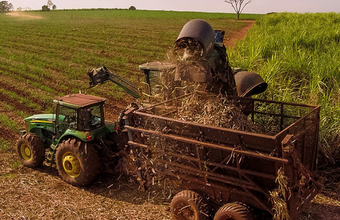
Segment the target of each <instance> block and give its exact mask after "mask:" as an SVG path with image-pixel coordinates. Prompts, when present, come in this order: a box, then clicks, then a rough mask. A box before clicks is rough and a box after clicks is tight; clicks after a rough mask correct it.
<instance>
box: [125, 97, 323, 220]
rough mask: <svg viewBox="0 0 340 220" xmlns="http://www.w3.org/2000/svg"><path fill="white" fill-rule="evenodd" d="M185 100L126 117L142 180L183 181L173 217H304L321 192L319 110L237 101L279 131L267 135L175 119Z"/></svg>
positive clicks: (258, 121) (257, 120)
mask: <svg viewBox="0 0 340 220" xmlns="http://www.w3.org/2000/svg"><path fill="white" fill-rule="evenodd" d="M184 98H185V97H184ZM181 99H183V97H181V98H177V99H173V100H170V101H167V102H163V103H160V104H157V105H153V106H151V107H148V108H144V109H139V110H136V109H135V110H131V109H130V110H128V111H126V117H125V118H126V125H125V128H126V129H127V131H128V135H129V142H128V143H129V146H130V147H131V149H132V150H131V151H132V152H133V153H134V157H135V160H136V161H137V164H138V166H139V172H138V179H139V180H140V181H141V183H142V184H143V185H144V186H147V185H148V184H149V185H150V184H151V183H150V182H152V179H153V175H154V174H155V173H156V174H158V175H159V174H161V175H165V176H167V177H173V178H174V179H177V180H178V181H179V182H180V186H181V189H183V191H181V192H179V193H178V194H177V195H175V196H174V197H173V199H172V202H171V204H170V209H171V216H172V218H173V219H216V220H217V219H259V218H264V217H265V216H273V215H279V216H280V215H281V217H282V216H283V215H289V217H290V219H296V218H297V216H298V215H299V213H301V211H302V210H304V208H306V206H308V204H309V203H310V201H311V200H312V199H313V198H314V196H315V195H316V194H317V193H318V192H320V190H321V188H322V178H318V177H316V175H315V173H316V169H317V152H318V132H319V111H320V107H319V106H311V105H304V104H293V103H284V102H275V101H265V100H258V99H250V98H239V97H238V98H232V99H231V100H232V101H233V103H236V104H237V103H247V106H248V109H251V111H250V114H249V117H251V119H252V120H253V122H254V124H264V125H265V126H267V129H268V128H269V130H270V132H271V133H270V134H261V133H253V132H245V131H239V130H233V129H227V128H221V127H214V126H209V125H205V124H200V123H195V122H188V121H183V120H178V119H175V118H174V116H175V115H176V113H177V111H178V109H179V108H180V103H181ZM275 195H276V196H275ZM280 202H281V203H280ZM282 202H283V203H282ZM282 207H283V208H282ZM259 213H260V214H259Z"/></svg>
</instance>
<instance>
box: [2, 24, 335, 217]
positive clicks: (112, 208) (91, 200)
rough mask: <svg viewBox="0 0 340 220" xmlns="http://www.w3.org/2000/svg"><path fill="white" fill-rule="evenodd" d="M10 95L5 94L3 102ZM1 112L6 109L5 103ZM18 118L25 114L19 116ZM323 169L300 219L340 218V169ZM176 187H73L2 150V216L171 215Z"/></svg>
mask: <svg viewBox="0 0 340 220" xmlns="http://www.w3.org/2000/svg"><path fill="white" fill-rule="evenodd" d="M252 24H253V22H249V26H248V27H247V28H244V29H242V31H241V32H240V33H237V34H236V33H235V38H232V39H227V42H226V44H227V46H232V45H233V44H234V43H235V40H237V39H241V38H242V37H243V36H244V35H245V34H246V32H247V30H248V29H249V28H250V27H251V25H252ZM8 89H11V88H8ZM12 89H13V88H12ZM4 99H6V97H0V103H1V101H5V100H4ZM128 101H129V100H125V102H123V101H122V100H120V101H119V103H120V105H119V106H116V105H115V102H112V101H111V102H108V105H107V111H106V112H107V113H108V118H109V120H115V119H116V117H117V116H118V114H119V112H120V111H121V110H122V109H123V108H124V106H127V104H128ZM117 103H118V101H117ZM125 104H126V105H125ZM15 106H16V107H17V108H18V109H21V108H22V107H23V106H21V104H20V103H16V104H15ZM0 111H5V109H2V108H1V105H0ZM25 111H30V109H27V108H26V109H25ZM33 113H35V112H33V111H32V114H33ZM12 120H21V119H19V118H16V117H15V116H13V118H12ZM0 132H1V137H5V139H7V140H13V143H12V145H13V146H14V140H16V139H17V138H18V134H16V133H13V132H11V131H10V130H9V129H6V128H5V127H3V126H0ZM1 149H2V148H1ZM321 173H322V175H324V176H325V177H326V183H325V188H324V190H323V191H322V193H320V194H318V195H317V197H316V198H315V199H314V200H313V202H312V204H311V205H310V207H309V209H308V210H307V211H306V212H305V213H302V214H301V216H300V219H313V220H316V219H325V220H336V219H340V184H339V179H340V168H336V167H331V168H330V167H328V168H324V169H323V170H321ZM175 192H176V190H173V189H170V188H169V187H167V186H166V185H164V183H162V184H161V185H156V186H154V187H152V188H151V189H150V190H149V191H146V192H145V191H142V190H141V189H139V185H138V184H137V183H136V181H135V179H132V178H131V177H127V176H121V177H120V176H115V175H109V174H101V175H100V177H99V179H98V180H97V181H95V182H94V183H93V184H92V185H91V186H89V187H86V188H80V187H73V186H71V185H69V184H67V183H65V182H64V181H63V180H61V178H60V177H59V176H58V173H57V170H56V169H55V168H49V167H46V166H43V167H41V168H39V169H30V168H26V167H23V166H22V164H21V163H20V162H19V161H18V159H17V156H16V153H15V151H14V149H13V148H10V149H5V150H0V197H1V200H0V219H152V220H153V219H154V220H160V219H169V218H170V217H169V209H168V205H169V203H170V201H171V198H172V196H173V195H174V194H175Z"/></svg>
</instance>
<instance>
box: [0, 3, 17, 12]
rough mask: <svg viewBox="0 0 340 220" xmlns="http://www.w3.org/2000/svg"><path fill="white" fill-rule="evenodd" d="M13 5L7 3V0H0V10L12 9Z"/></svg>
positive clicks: (7, 10)
mask: <svg viewBox="0 0 340 220" xmlns="http://www.w3.org/2000/svg"><path fill="white" fill-rule="evenodd" d="M13 9H14V7H13V5H12V3H8V1H1V2H0V12H2V13H6V12H9V11H10V10H13Z"/></svg>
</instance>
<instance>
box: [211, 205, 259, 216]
mask: <svg viewBox="0 0 340 220" xmlns="http://www.w3.org/2000/svg"><path fill="white" fill-rule="evenodd" d="M252 219H254V216H253V215H252V213H251V212H250V210H249V208H248V206H247V205H245V204H243V203H240V202H233V203H227V204H225V205H224V206H222V207H221V208H220V209H219V210H218V211H217V212H216V214H215V217H214V220H252Z"/></svg>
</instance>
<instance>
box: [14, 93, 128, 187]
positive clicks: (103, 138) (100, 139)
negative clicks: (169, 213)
mask: <svg viewBox="0 0 340 220" xmlns="http://www.w3.org/2000/svg"><path fill="white" fill-rule="evenodd" d="M105 101H106V100H105V99H103V98H100V97H96V96H92V95H86V94H73V95H67V96H64V97H62V98H59V99H57V100H54V102H55V103H56V113H55V114H37V115H33V116H30V117H28V118H26V119H24V121H25V131H23V132H22V133H23V134H22V135H21V137H20V138H19V140H18V141H17V145H16V148H17V153H18V155H19V158H20V160H21V161H22V163H23V164H24V165H25V166H27V167H31V168H34V167H38V166H40V165H42V164H43V162H44V161H45V160H46V164H47V165H49V166H54V165H56V167H57V169H58V172H59V175H60V176H61V178H62V179H63V180H64V181H66V182H68V183H70V184H72V185H75V186H86V185H88V184H90V183H91V182H92V181H93V180H94V179H95V178H96V177H97V176H98V174H99V173H100V171H101V170H103V169H105V170H106V171H113V172H114V170H115V169H117V168H118V167H117V166H122V162H121V161H120V160H121V159H122V158H124V157H122V152H123V148H124V146H125V144H124V141H123V140H122V143H123V144H122V145H120V144H119V139H121V137H122V136H120V137H119V138H117V137H118V135H117V130H118V127H117V126H118V125H117V124H116V123H113V122H105V120H104V103H105ZM117 140H118V141H117ZM120 168H122V167H120ZM120 170H122V169H120Z"/></svg>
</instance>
